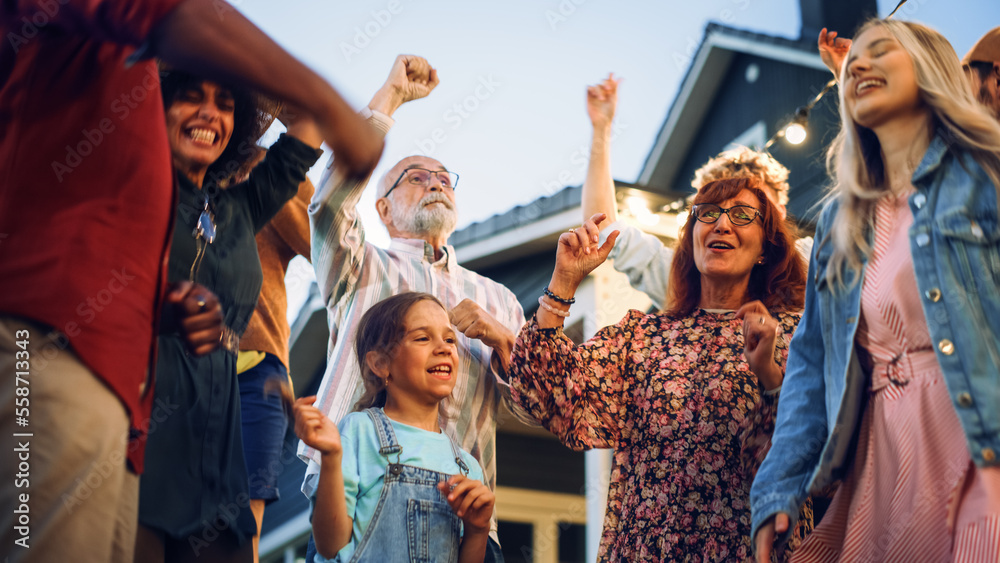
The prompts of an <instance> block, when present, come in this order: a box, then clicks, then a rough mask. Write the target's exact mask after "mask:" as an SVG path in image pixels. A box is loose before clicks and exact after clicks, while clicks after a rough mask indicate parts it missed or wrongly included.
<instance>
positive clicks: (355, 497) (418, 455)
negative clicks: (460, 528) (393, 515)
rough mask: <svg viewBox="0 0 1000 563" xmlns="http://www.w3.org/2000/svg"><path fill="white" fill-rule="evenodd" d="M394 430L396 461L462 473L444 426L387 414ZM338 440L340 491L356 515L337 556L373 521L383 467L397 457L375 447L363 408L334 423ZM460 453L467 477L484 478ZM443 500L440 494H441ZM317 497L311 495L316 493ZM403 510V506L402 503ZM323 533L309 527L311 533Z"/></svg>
mask: <svg viewBox="0 0 1000 563" xmlns="http://www.w3.org/2000/svg"><path fill="white" fill-rule="evenodd" d="M389 422H390V423H392V429H393V431H394V432H395V433H396V441H398V442H399V444H400V445H401V446H402V447H403V451H402V453H401V454H400V457H399V463H401V464H403V465H412V466H414V467H421V468H423V469H429V470H431V471H437V472H439V473H446V474H448V475H456V474H459V473H461V472H462V471H461V469H460V468H459V467H458V464H457V463H455V454H454V453H453V452H452V449H451V441H450V440H449V439H448V436H447V435H446V434H444V433H442V432H428V431H427V430H424V429H422V428H416V427H413V426H408V425H406V424H402V423H399V422H396V421H395V420H392V419H389ZM338 428H339V429H340V443H341V447H342V448H343V452H344V453H343V459H342V462H341V466H342V469H341V471H342V472H343V474H344V496H345V500H346V501H347V516H348V517H349V518H351V519H352V520H353V521H354V530H353V531H352V533H351V541H350V542H349V543H348V544H347V545H346V546H344V547H343V549H341V550H340V553H339V554H338V555H340V560H341V561H349V560H350V558H351V557H352V556H353V555H354V550H355V548H356V547H357V546H358V543H360V542H361V538H362V537H364V534H365V530H367V529H368V524H369V523H370V522H371V518H372V514H374V513H375V507H376V506H377V505H378V499H379V496H380V495H381V494H382V487H383V486H384V484H385V470H386V468H387V467H388V466H389V463H390V462H392V463H396V454H390V455H389V458H390V459H386V458H385V457H383V456H382V455H381V454H379V453H378V450H379V441H378V433H377V432H376V431H375V425H374V424H373V423H372V420H371V418H369V417H368V415H367V414H366V413H363V412H352V413H349V414H348V415H347V416H345V417H344V418H343V419H342V420H341V421H340V424H339V425H338ZM461 453H462V459H464V460H465V464H466V465H467V466H468V467H469V479H475V480H477V481H482V480H483V469H482V467H480V465H479V462H478V461H476V458H474V457H472V454H470V453H469V452H466V451H465V450H461ZM442 500H443V497H442ZM314 503H315V499H314ZM401 510H402V509H401ZM321 533H323V531H322V530H313V535H316V534H321ZM330 561H333V560H332V559H324V558H323V557H322V556H320V555H319V554H318V553H317V554H316V563H327V562H330Z"/></svg>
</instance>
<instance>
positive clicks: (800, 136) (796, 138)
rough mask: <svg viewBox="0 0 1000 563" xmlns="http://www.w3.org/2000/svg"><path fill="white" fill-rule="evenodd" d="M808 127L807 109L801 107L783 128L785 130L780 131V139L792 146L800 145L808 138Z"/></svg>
mask: <svg viewBox="0 0 1000 563" xmlns="http://www.w3.org/2000/svg"><path fill="white" fill-rule="evenodd" d="M808 125H809V108H808V107H806V106H802V107H800V108H799V109H797V110H795V118H794V119H792V122H791V123H789V124H788V125H786V126H785V129H784V130H783V131H782V137H784V138H785V140H786V141H788V142H789V143H791V144H793V145H801V144H802V142H803V141H805V140H806V137H807V136H809V132H808V130H807V129H806V127H807V126H808Z"/></svg>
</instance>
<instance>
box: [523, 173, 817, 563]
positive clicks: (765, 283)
mask: <svg viewBox="0 0 1000 563" xmlns="http://www.w3.org/2000/svg"><path fill="white" fill-rule="evenodd" d="M603 219H604V217H603V215H602V214H597V215H595V216H594V217H592V218H591V219H590V220H589V221H587V222H586V223H584V225H583V226H582V227H580V228H578V229H576V230H575V231H571V232H568V233H563V235H562V236H561V237H560V238H559V246H558V250H557V254H556V267H555V272H553V274H552V279H551V281H550V282H549V286H548V287H547V288H546V290H545V295H544V296H543V297H541V298H539V304H540V309H539V310H538V313H537V314H536V316H535V318H534V319H533V320H532V321H531V322H530V323H528V324H527V325H525V327H524V328H523V329H522V330H521V333H520V335H519V337H518V340H517V344H516V346H515V348H514V353H513V365H512V368H511V386H512V387H513V398H514V400H515V401H517V403H518V404H520V405H521V406H522V407H524V408H525V409H528V410H529V412H530V413H531V414H532V415H534V416H535V417H536V418H537V419H538V420H539V421H541V423H542V424H543V425H544V426H545V427H546V428H547V429H548V430H549V431H551V432H553V433H554V434H556V435H557V436H558V437H559V439H560V440H561V441H562V442H563V443H564V444H566V445H567V446H568V447H571V448H573V449H576V450H582V449H590V448H613V449H614V450H615V456H614V467H613V470H612V473H611V488H610V495H609V499H608V510H607V515H606V517H605V523H604V534H603V538H602V540H601V547H600V560H601V561H622V560H628V561H637V560H656V561H659V560H663V561H682V560H683V561H748V560H751V558H752V557H753V552H752V549H751V544H750V510H749V493H750V483H751V481H752V480H753V475H754V473H755V472H756V469H757V467H758V465H759V464H760V461H761V460H762V459H763V457H764V454H765V452H766V450H767V448H768V445H769V443H770V435H771V429H772V428H773V426H774V413H775V409H776V406H777V400H778V391H779V389H780V387H781V380H782V374H783V371H784V362H785V358H786V356H787V352H788V341H789V340H790V339H791V336H792V333H793V332H794V331H795V326H796V324H797V323H798V320H799V312H798V311H799V310H800V309H801V308H802V303H803V295H804V291H805V282H806V278H805V268H804V265H803V264H802V261H801V259H800V258H799V255H798V253H797V252H796V251H795V245H794V239H793V238H792V237H791V235H790V232H789V227H788V226H787V224H786V223H785V222H784V221H783V220H782V218H781V217H780V215H779V214H778V212H777V210H776V209H775V207H774V205H773V204H772V203H771V201H770V200H769V199H768V197H767V196H766V195H765V192H764V191H763V187H762V185H761V184H760V182H759V180H756V179H753V178H739V179H728V180H719V181H716V182H710V183H709V184H706V185H705V186H704V187H703V188H702V189H701V190H699V192H698V195H697V197H696V198H695V202H694V206H693V209H692V212H691V214H690V216H689V218H688V221H687V224H686V225H685V227H684V231H683V233H682V235H681V238H680V241H679V243H678V248H677V251H676V255H675V257H674V262H673V266H672V268H671V276H672V279H671V283H670V300H669V303H668V308H667V309H666V310H664V311H662V312H657V313H653V314H650V315H644V314H642V313H640V312H638V311H631V312H630V313H629V314H628V315H627V316H626V317H625V318H624V319H622V320H621V321H620V322H619V323H618V324H616V325H614V326H609V327H606V328H604V329H602V330H600V331H599V332H598V333H597V335H596V336H594V338H592V339H590V340H589V341H587V342H586V343H584V344H582V345H580V346H577V345H575V344H574V343H573V342H572V341H571V340H570V339H569V338H568V337H566V336H565V335H564V334H563V332H562V324H563V319H564V318H565V317H567V316H568V309H569V305H570V304H571V303H572V302H573V295H574V293H575V292H576V289H577V287H578V286H579V284H580V283H581V282H582V281H583V279H584V278H585V277H586V276H587V275H588V274H589V273H590V272H591V271H593V270H594V268H596V267H597V266H598V265H600V264H601V263H602V262H603V261H604V260H605V258H607V255H608V252H609V251H610V250H611V247H612V246H613V245H614V241H615V239H616V238H617V236H618V233H617V231H615V232H614V233H612V235H611V236H610V237H609V238H608V241H607V242H606V243H605V244H604V245H603V246H600V247H598V243H597V241H598V228H597V224H599V223H600V221H601V220H603ZM805 512H806V514H805V516H806V517H805V518H802V519H801V522H802V525H801V526H800V529H799V530H798V532H799V537H801V535H802V533H804V532H805V531H806V530H807V529H808V527H809V525H810V522H811V517H810V514H809V510H808V509H806V510H805Z"/></svg>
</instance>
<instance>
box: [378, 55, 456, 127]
mask: <svg viewBox="0 0 1000 563" xmlns="http://www.w3.org/2000/svg"><path fill="white" fill-rule="evenodd" d="M439 82H440V80H439V79H438V74H437V70H436V69H435V68H434V67H432V66H431V65H430V63H429V62H427V59H425V58H423V57H418V56H415V55H399V56H397V57H396V60H395V62H393V63H392V69H391V70H390V71H389V77H388V78H386V79H385V83H384V84H383V85H382V87H381V88H379V90H378V92H376V93H375V97H374V98H372V103H371V104H369V107H370V108H371V109H374V110H379V111H381V112H382V113H385V114H386V115H392V114H393V113H394V112H395V111H396V110H397V109H399V106H401V105H403V104H405V103H406V102H411V101H413V100H419V99H420V98H424V97H427V95H428V94H430V93H431V91H432V90H434V88H436V87H437V85H438V83H439Z"/></svg>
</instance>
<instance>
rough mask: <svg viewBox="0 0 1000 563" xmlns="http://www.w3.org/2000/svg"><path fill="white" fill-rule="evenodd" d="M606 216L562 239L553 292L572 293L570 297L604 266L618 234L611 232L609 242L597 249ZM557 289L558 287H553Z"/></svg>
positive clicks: (599, 215) (570, 231)
mask: <svg viewBox="0 0 1000 563" xmlns="http://www.w3.org/2000/svg"><path fill="white" fill-rule="evenodd" d="M604 217H605V215H604V213H596V214H594V216H593V217H591V218H590V219H587V221H585V222H584V223H583V225H582V226H580V227H577V228H576V229H571V230H569V231H567V232H565V233H563V234H561V235H559V245H558V247H557V249H556V269H555V272H553V273H552V279H553V281H557V282H558V283H554V284H551V285H550V286H549V287H550V288H551V289H553V290H555V289H556V288H559V289H569V290H571V291H570V292H569V294H570V295H572V292H573V291H576V288H577V287H578V286H579V285H580V282H582V281H583V279H584V278H586V277H587V275H588V274H590V272H593V271H594V269H595V268H597V267H598V266H600V265H601V264H602V263H604V261H605V260H607V258H608V254H609V253H610V252H611V249H612V248H614V246H615V241H616V240H617V239H618V234H619V231H612V233H611V235H610V236H609V237H608V240H606V241H604V244H603V245H601V246H598V244H597V243H598V241H599V240H600V233H601V230H600V229H599V228H598V227H597V225H599V224H600V223H601V221H603V220H604ZM553 286H555V287H553Z"/></svg>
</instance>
